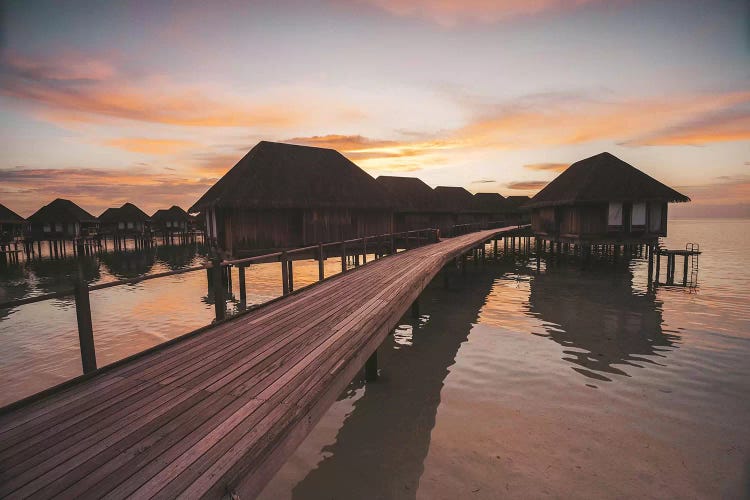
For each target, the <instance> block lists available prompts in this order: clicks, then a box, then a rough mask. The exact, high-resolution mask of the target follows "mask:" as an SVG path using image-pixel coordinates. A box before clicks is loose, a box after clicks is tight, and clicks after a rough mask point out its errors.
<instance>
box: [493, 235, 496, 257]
mask: <svg viewBox="0 0 750 500" xmlns="http://www.w3.org/2000/svg"><path fill="white" fill-rule="evenodd" d="M493 250H494V252H493V257H494V258H495V259H497V238H495V241H494V247H493Z"/></svg>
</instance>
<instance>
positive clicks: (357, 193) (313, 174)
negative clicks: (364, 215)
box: [190, 141, 389, 212]
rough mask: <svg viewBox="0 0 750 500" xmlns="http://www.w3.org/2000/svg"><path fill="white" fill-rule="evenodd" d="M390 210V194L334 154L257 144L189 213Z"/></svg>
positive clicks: (331, 151) (358, 169) (285, 145)
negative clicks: (233, 209)
mask: <svg viewBox="0 0 750 500" xmlns="http://www.w3.org/2000/svg"><path fill="white" fill-rule="evenodd" d="M209 206H221V207H243V208H311V207H315V208H329V207H330V208H388V207H389V200H388V193H387V192H386V191H385V190H384V189H383V188H382V187H381V186H380V184H378V183H377V182H375V179H373V178H372V177H371V176H370V175H368V174H367V173H366V172H365V171H364V170H362V169H361V168H359V167H358V166H357V165H355V164H354V163H352V162H351V161H349V160H348V159H347V158H345V157H344V156H343V155H342V154H341V153H339V152H338V151H335V150H333V149H325V148H313V147H309V146H296V145H293V144H283V143H278V142H267V141H261V142H259V143H258V144H257V145H256V146H255V147H254V148H253V149H251V150H250V152H249V153H247V154H246V155H245V156H244V157H243V158H242V159H241V160H240V161H239V162H237V164H236V165H235V166H234V167H232V169H231V170H230V171H229V172H227V173H226V174H225V175H224V177H222V178H221V179H219V181H218V182H217V183H216V184H214V185H213V186H212V187H211V188H210V189H209V190H208V191H207V192H206V194H204V195H203V196H202V197H201V198H200V199H199V200H198V201H197V202H196V203H195V205H193V206H192V207H191V208H190V211H191V212H197V211H199V210H201V209H203V208H204V207H209Z"/></svg>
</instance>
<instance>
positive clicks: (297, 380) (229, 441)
mask: <svg viewBox="0 0 750 500" xmlns="http://www.w3.org/2000/svg"><path fill="white" fill-rule="evenodd" d="M510 229H512V228H503V229H492V230H488V231H482V232H478V233H473V234H467V235H464V236H459V237H456V238H453V239H450V240H443V241H441V242H439V243H436V244H432V245H427V246H424V247H421V248H417V249H414V250H410V251H408V252H403V253H400V254H397V255H394V256H390V257H387V258H384V259H379V260H376V261H374V262H371V263H369V264H367V265H366V266H363V267H360V268H358V269H356V270H354V271H350V272H347V273H346V274H342V275H339V276H337V277H334V278H332V279H330V280H328V281H325V282H323V283H321V284H319V285H317V286H314V287H311V288H310V289H308V290H304V291H302V292H300V293H298V294H295V295H291V296H288V297H285V298H283V299H281V300H279V301H277V302H274V303H272V304H269V305H268V306H265V307H262V308H260V309H257V310H255V311H252V312H250V313H248V314H245V315H243V316H240V317H238V318H236V319H233V320H229V321H227V322H224V323H221V324H218V325H216V326H215V327H213V328H210V329H208V330H206V331H204V332H202V333H200V334H198V335H196V336H193V337H190V338H186V339H184V340H182V341H180V342H177V343H175V344H172V345H170V346H167V347H165V348H164V349H162V350H159V351H156V352H153V353H150V354H147V355H145V356H143V357H140V358H137V359H134V360H132V361H130V362H128V363H125V364H123V365H121V366H118V367H116V368H114V369H112V370H109V371H106V372H103V373H100V374H97V375H95V376H94V377H92V378H90V379H88V380H85V381H82V382H80V383H76V384H74V385H73V386H71V387H68V388H65V389H64V390H62V391H60V392H58V393H55V394H51V395H49V396H47V397H44V398H43V399H41V400H38V401H35V402H32V403H29V404H27V405H25V406H23V407H21V408H17V409H14V410H12V411H11V412H9V413H7V414H5V415H2V416H0V497H11V498H25V497H30V496H33V497H35V498H52V497H56V498H100V497H105V498H112V499H115V498H125V497H137V498H152V497H153V498H173V497H180V498H199V497H206V498H217V497H222V496H226V495H229V494H237V495H239V496H240V497H241V498H242V497H244V498H252V497H253V496H255V494H257V493H258V492H259V491H260V490H261V489H262V488H263V486H264V485H265V484H266V482H267V481H268V480H269V479H270V478H271V477H272V475H273V474H274V473H275V472H276V470H277V469H278V468H279V467H280V466H281V465H282V464H283V463H284V461H285V460H286V459H287V458H288V457H289V455H290V454H291V453H292V452H293V451H294V449H295V448H296V446H297V445H298V444H299V442H300V441H301V440H302V439H303V438H304V437H305V436H306V435H307V434H308V432H309V431H310V430H311V429H312V427H313V426H314V425H315V423H316V422H317V421H318V419H319V418H320V417H321V416H322V415H323V413H324V412H325V411H326V410H327V409H328V407H329V406H330V405H331V404H332V403H333V401H334V400H335V399H336V397H337V396H338V395H339V394H340V393H341V391H342V390H343V389H344V388H345V387H346V386H347V384H348V383H349V382H350V381H351V379H352V378H353V377H354V376H355V375H356V373H357V371H358V370H360V369H361V368H362V366H363V364H364V363H365V361H366V360H367V358H368V357H369V356H370V355H371V354H372V353H373V352H374V351H375V350H376V349H377V347H378V346H379V345H380V344H381V343H382V341H383V340H384V338H385V336H386V335H387V334H388V332H389V331H390V330H392V329H393V328H394V327H395V326H396V325H397V322H398V321H399V319H400V318H401V316H402V315H403V314H404V313H405V312H406V311H407V309H408V308H409V307H410V306H411V304H412V302H413V301H414V300H415V299H416V298H417V297H418V296H419V294H420V293H421V291H422V290H423V289H424V287H425V286H426V285H427V284H428V283H429V282H430V281H431V280H432V279H433V278H434V277H435V276H436V274H437V273H438V272H439V271H440V270H441V268H442V267H443V266H444V265H445V264H446V263H448V262H449V261H450V260H451V259H453V258H455V257H457V256H460V255H461V254H463V253H466V252H467V251H469V250H471V249H472V248H474V247H476V246H477V245H478V244H481V243H482V242H483V241H486V240H488V239H490V238H491V237H492V236H494V235H497V234H499V233H502V232H504V231H506V230H510Z"/></svg>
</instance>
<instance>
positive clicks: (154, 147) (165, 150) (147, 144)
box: [104, 137, 198, 155]
mask: <svg viewBox="0 0 750 500" xmlns="http://www.w3.org/2000/svg"><path fill="white" fill-rule="evenodd" d="M104 144H105V145H107V146H111V147H114V148H119V149H124V150H125V151H130V152H132V153H146V154H152V155H165V154H172V153H176V152H178V151H182V150H184V149H187V148H191V147H195V146H197V145H198V144H197V143H195V142H192V141H182V140H176V139H149V138H146V137H122V138H119V139H110V140H108V141H104Z"/></svg>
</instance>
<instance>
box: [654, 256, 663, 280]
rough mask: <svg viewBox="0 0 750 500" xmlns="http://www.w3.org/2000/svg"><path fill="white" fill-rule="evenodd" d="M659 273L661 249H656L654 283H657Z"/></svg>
mask: <svg viewBox="0 0 750 500" xmlns="http://www.w3.org/2000/svg"><path fill="white" fill-rule="evenodd" d="M659 274H661V251H660V250H659V249H658V248H657V249H656V271H655V272H654V283H655V284H657V285H658V284H659Z"/></svg>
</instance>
